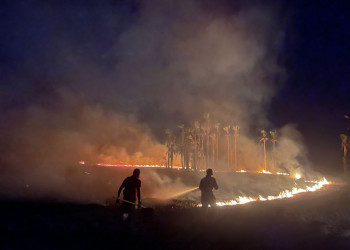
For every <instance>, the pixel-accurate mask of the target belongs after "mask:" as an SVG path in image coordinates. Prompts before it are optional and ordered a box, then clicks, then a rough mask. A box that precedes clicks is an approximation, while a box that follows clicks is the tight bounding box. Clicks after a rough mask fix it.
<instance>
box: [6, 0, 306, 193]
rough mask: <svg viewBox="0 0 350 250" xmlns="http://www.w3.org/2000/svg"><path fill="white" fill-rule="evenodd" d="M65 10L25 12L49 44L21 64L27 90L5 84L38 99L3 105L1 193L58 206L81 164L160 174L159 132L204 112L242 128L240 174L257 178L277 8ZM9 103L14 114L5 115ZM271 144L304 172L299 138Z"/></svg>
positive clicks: (275, 76)
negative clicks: (31, 191) (152, 167)
mask: <svg viewBox="0 0 350 250" xmlns="http://www.w3.org/2000/svg"><path fill="white" fill-rule="evenodd" d="M66 7H67V6H65V5H62V6H56V5H54V4H52V5H51V4H45V5H36V6H32V7H31V9H32V10H33V11H32V12H30V10H28V13H26V15H28V16H31V15H32V16H37V15H38V13H41V15H40V14H39V20H40V24H39V28H40V27H41V26H40V25H43V26H42V27H41V28H42V29H38V30H39V31H38V32H44V33H43V34H42V36H43V37H46V38H47V39H46V41H48V44H45V46H42V47H40V46H39V47H40V48H38V51H40V53H38V55H34V53H33V55H31V54H29V55H27V58H30V57H34V59H37V60H36V62H35V63H34V64H32V63H28V61H29V62H30V59H26V60H25V62H23V64H22V65H21V67H19V68H20V69H21V70H23V72H27V71H29V72H31V77H30V78H29V79H28V77H27V76H28V75H27V74H25V73H23V72H22V71H21V72H19V75H20V76H16V77H13V78H11V81H16V85H15V87H18V86H24V85H26V84H30V85H31V86H32V89H33V90H37V91H30V92H29V93H28V94H27V95H24V94H23V93H22V92H20V91H19V92H18V93H17V91H16V89H11V87H8V88H10V90H11V91H7V92H6V93H7V94H8V95H10V94H11V95H13V96H14V97H13V98H12V99H11V98H8V96H4V98H2V100H5V101H6V102H7V103H5V104H6V105H4V108H3V109H4V117H3V118H4V119H3V121H2V123H1V135H0V139H1V145H0V147H1V153H0V157H1V158H0V159H1V164H2V168H1V173H2V177H3V178H1V182H2V183H3V184H2V185H3V186H4V187H6V188H11V185H12V183H13V181H14V180H16V182H18V183H20V184H18V186H21V185H26V184H25V183H31V184H30V185H33V186H36V187H38V188H37V190H38V192H40V190H49V189H54V190H56V191H55V192H54V193H55V194H61V195H62V196H65V195H66V194H67V193H69V192H70V191H71V190H72V189H70V187H69V186H68V187H67V186H65V185H67V179H68V178H69V176H70V175H72V170H71V169H74V167H76V163H77V162H78V161H80V160H84V161H86V162H88V163H97V162H106V163H133V164H164V163H165V154H166V148H165V146H164V130H165V129H166V128H172V129H175V128H176V125H177V124H178V123H185V124H190V123H191V122H193V121H194V120H196V119H199V118H200V117H201V116H202V114H203V113H206V112H209V113H210V114H211V117H212V120H213V121H219V122H222V124H225V123H226V124H233V123H234V124H238V125H239V126H240V127H241V128H242V133H241V136H240V137H239V143H240V147H239V149H238V152H239V159H240V163H239V164H240V167H242V168H245V169H256V168H257V166H259V167H261V162H262V161H261V157H262V155H261V145H259V144H258V143H257V142H258V141H259V137H258V136H259V134H258V133H257V131H259V130H257V128H261V127H269V126H271V124H269V121H268V120H267V118H266V115H267V110H268V106H269V102H270V100H271V98H272V97H273V95H274V94H275V91H276V90H277V88H278V86H279V84H281V82H280V80H279V79H281V78H283V76H284V72H283V69H282V68H281V67H280V66H279V65H278V57H279V53H280V43H281V40H282V38H283V21H284V20H281V18H280V17H279V16H278V14H279V9H278V6H276V5H272V4H270V5H262V4H259V3H251V4H243V3H236V4H232V3H227V2H225V1H218V2H217V3H216V4H210V3H209V2H207V1H195V0H193V1H175V0H166V1H164V0H152V1H143V2H142V3H134V2H131V1H130V2H128V1H124V2H123V3H120V4H116V5H114V4H111V3H106V5H103V4H101V5H98V6H95V5H94V4H91V3H90V4H88V5H86V6H84V8H82V9H81V6H73V5H72V6H70V8H66ZM43 10H45V11H43ZM62 10H64V11H65V12H64V13H65V14H63V15H61V13H62ZM75 12H76V13H75ZM43 13H49V14H48V15H47V16H46V15H45V14H43ZM75 14H79V15H75ZM49 16H50V17H49ZM72 16H76V18H77V19H74V21H73V22H72V20H71V18H72ZM93 17H95V18H93ZM51 18H52V19H51ZM46 22H47V23H51V24H52V27H51V28H50V29H49V30H50V32H48V33H45V32H46V29H45V28H46V26H45V23H46ZM35 25H38V24H37V23H35ZM71 25H73V27H71ZM51 30H53V31H51ZM33 39H34V41H35V42H36V40H35V37H34V38H33ZM29 42H30V41H28V43H29ZM26 53H27V54H28V53H30V52H26ZM50 66H51V67H50ZM48 68H49V69H48ZM43 72H45V73H43ZM33 75H34V76H33ZM8 79H10V78H8ZM13 79H14V80H13ZM37 79H40V81H37ZM21 81H23V83H21ZM43 82H44V83H43ZM9 85H10V80H9ZM9 93H10V94H9ZM23 97H25V98H23ZM13 99H14V100H15V101H14V102H15V103H21V105H18V106H16V107H15V108H13V107H11V105H10V104H11V102H13ZM5 101H3V102H5ZM5 106H6V107H5ZM9 107H10V108H9ZM279 134H280V138H279V146H278V152H279V153H278V155H277V156H276V161H278V163H279V164H278V165H279V166H280V167H281V168H283V169H286V170H289V171H292V169H299V168H302V167H303V165H301V164H300V158H303V157H304V156H305V155H304V152H305V151H304V148H303V147H302V144H301V140H300V138H299V137H300V136H292V135H293V134H294V135H296V134H297V131H296V130H295V129H293V128H292V127H285V128H282V129H281V130H280V132H279ZM222 150H223V149H222ZM222 165H224V162H222ZM73 172H74V171H73ZM84 177H86V176H84ZM155 179H157V178H156V177H155V176H153V178H152V180H155ZM155 183H162V184H161V185H162V186H166V185H165V183H169V182H167V181H166V178H165V177H164V178H162V181H160V182H155ZM169 185H170V184H169ZM171 185H173V187H174V186H177V187H179V188H178V190H179V191H181V190H180V189H182V188H183V187H185V186H186V185H182V184H181V183H180V181H176V182H175V184H174V183H173V182H171ZM63 186H65V188H64V191H60V190H62V187H63ZM68 196H69V195H68Z"/></svg>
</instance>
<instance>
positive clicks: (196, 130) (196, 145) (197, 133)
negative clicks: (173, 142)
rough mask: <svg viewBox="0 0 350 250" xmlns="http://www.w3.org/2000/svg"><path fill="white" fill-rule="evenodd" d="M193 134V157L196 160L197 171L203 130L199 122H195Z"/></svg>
mask: <svg viewBox="0 0 350 250" xmlns="http://www.w3.org/2000/svg"><path fill="white" fill-rule="evenodd" d="M193 127H194V130H193V134H194V155H193V160H194V165H195V169H197V164H198V155H199V152H198V151H199V144H200V142H199V141H200V130H201V125H200V123H199V121H195V122H194V123H193Z"/></svg>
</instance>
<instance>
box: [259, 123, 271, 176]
mask: <svg viewBox="0 0 350 250" xmlns="http://www.w3.org/2000/svg"><path fill="white" fill-rule="evenodd" d="M261 134H262V138H261V139H260V141H262V142H263V143H264V170H265V171H267V160H266V142H267V141H268V140H269V138H267V134H266V131H265V130H261Z"/></svg>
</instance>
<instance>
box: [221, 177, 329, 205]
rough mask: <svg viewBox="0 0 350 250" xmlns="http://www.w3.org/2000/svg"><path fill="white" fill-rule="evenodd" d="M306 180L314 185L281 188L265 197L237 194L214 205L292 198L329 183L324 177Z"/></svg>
mask: <svg viewBox="0 0 350 250" xmlns="http://www.w3.org/2000/svg"><path fill="white" fill-rule="evenodd" d="M306 182H309V183H313V184H314V185H312V186H310V187H306V188H297V187H294V188H292V190H283V191H281V192H280V193H279V195H276V196H273V195H270V196H267V197H263V196H261V195H259V196H258V197H256V198H254V197H248V196H239V197H238V198H237V199H235V200H229V201H220V202H217V203H216V205H217V206H235V205H241V204H246V203H249V202H254V201H267V200H269V201H270V200H278V199H285V198H292V197H294V196H295V195H296V194H300V193H305V192H315V191H317V190H319V189H321V188H322V187H323V186H325V185H328V184H330V183H329V182H328V181H327V180H326V178H324V177H323V179H322V180H320V181H306Z"/></svg>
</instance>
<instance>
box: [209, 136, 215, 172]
mask: <svg viewBox="0 0 350 250" xmlns="http://www.w3.org/2000/svg"><path fill="white" fill-rule="evenodd" d="M210 139H211V146H212V163H213V166H214V165H215V145H216V134H215V133H211V134H210Z"/></svg>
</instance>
